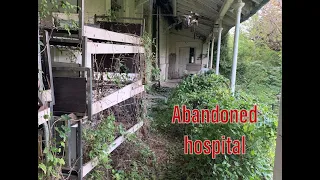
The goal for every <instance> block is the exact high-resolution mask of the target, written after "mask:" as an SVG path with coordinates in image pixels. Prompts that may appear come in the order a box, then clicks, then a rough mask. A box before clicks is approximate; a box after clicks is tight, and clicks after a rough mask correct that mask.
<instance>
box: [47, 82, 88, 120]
mask: <svg viewBox="0 0 320 180" xmlns="http://www.w3.org/2000/svg"><path fill="white" fill-rule="evenodd" d="M53 82H54V88H55V91H54V95H55V98H56V99H55V100H56V104H55V105H54V107H53V109H54V113H55V114H56V115H61V114H69V113H85V112H86V79H85V78H75V77H54V80H53Z"/></svg>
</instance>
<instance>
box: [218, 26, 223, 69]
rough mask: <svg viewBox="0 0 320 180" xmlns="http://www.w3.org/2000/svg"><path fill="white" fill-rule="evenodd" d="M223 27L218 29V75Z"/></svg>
mask: <svg viewBox="0 0 320 180" xmlns="http://www.w3.org/2000/svg"><path fill="white" fill-rule="evenodd" d="M222 30H223V28H222V27H221V24H220V27H219V29H218V47H217V62H216V75H218V74H219V63H220V48H221V47H220V46H221V33H222Z"/></svg>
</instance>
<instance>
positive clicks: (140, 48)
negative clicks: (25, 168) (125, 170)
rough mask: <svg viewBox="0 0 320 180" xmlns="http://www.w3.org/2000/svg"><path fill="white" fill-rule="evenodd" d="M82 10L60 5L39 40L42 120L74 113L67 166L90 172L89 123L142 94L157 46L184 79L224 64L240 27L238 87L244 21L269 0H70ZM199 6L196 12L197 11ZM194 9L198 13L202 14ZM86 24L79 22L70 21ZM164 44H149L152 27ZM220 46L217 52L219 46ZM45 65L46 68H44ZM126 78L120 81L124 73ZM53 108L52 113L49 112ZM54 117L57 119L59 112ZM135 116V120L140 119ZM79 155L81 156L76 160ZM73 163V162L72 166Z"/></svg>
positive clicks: (163, 73) (164, 72) (159, 56)
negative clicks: (225, 48) (226, 44)
mask: <svg viewBox="0 0 320 180" xmlns="http://www.w3.org/2000/svg"><path fill="white" fill-rule="evenodd" d="M68 2H69V3H70V4H71V5H74V6H79V7H80V8H79V9H72V10H71V9H70V10H69V11H70V12H69V13H70V14H66V13H65V12H64V11H65V9H61V8H60V6H59V7H58V8H57V9H53V10H51V7H50V6H49V9H50V11H52V12H51V16H48V17H47V18H45V19H42V20H41V22H40V28H41V29H42V31H40V33H39V40H40V41H42V43H43V44H44V46H43V47H42V48H40V45H39V52H40V51H41V52H42V57H41V53H39V58H38V67H39V112H38V125H39V126H43V127H44V133H43V134H44V139H45V140H47V139H46V138H47V136H48V131H49V129H48V125H50V123H51V122H52V121H53V119H54V118H59V116H60V115H62V114H69V116H70V117H71V119H72V120H74V121H68V122H67V126H69V127H70V128H71V129H72V131H71V133H70V134H69V135H68V146H67V152H68V153H67V158H66V161H67V165H66V168H65V171H66V173H70V171H71V170H70V167H71V166H73V165H75V166H76V170H75V172H73V175H75V177H77V178H78V179H82V178H83V177H85V176H86V175H87V174H88V173H89V172H90V171H91V170H92V169H93V168H94V167H95V166H96V162H97V158H95V159H92V160H90V161H88V162H83V160H82V154H83V152H82V139H81V132H82V126H83V124H84V123H85V122H87V121H90V122H94V121H96V120H97V119H99V116H98V115H99V114H103V113H104V112H105V110H106V109H109V108H112V107H114V106H116V105H117V104H119V103H122V102H124V101H128V100H132V98H138V99H141V98H142V94H143V92H144V90H145V89H144V83H145V81H146V79H145V78H146V77H145V74H146V72H145V70H146V59H145V58H144V55H145V54H146V51H147V50H148V49H146V48H150V49H152V51H153V52H154V53H155V55H156V61H157V63H156V65H155V66H158V67H159V68H160V80H161V81H166V80H168V79H174V78H181V77H183V76H184V75H185V74H190V73H197V72H198V71H199V70H200V69H201V68H205V67H208V68H209V69H210V68H213V67H216V73H217V74H218V73H219V69H218V68H219V51H220V50H219V49H220V42H221V37H222V36H223V35H224V34H226V33H227V32H228V30H229V29H230V28H232V27H234V26H236V28H235V29H236V31H235V42H234V43H235V44H234V56H233V70H232V72H233V74H232V87H233V91H234V84H235V75H236V64H237V44H238V42H237V39H238V35H239V24H240V22H242V21H244V20H246V19H247V18H249V17H250V16H251V15H253V14H254V13H255V12H256V11H257V10H258V9H260V8H261V7H262V6H263V5H264V4H265V3H266V2H267V1H266V0H243V1H241V0H196V1H191V0H162V1H161V0H157V1H156V0H149V1H144V0H69V1H68ZM191 11H192V12H193V13H191ZM194 13H197V15H195V14H194ZM72 22H75V23H76V24H78V27H79V28H77V29H72V28H66V24H72ZM145 33H148V34H149V38H150V39H151V40H152V41H153V42H154V43H155V46H156V48H152V47H146V46H144V44H143V40H142V39H143V37H144V34H145ZM214 46H217V49H218V51H217V57H213V47H214ZM42 72H43V74H42ZM122 75H125V76H126V78H123V79H120V80H119V82H120V85H118V86H117V87H115V85H114V81H112V83H113V84H112V83H110V82H111V80H114V79H115V78H116V77H119V76H122ZM49 114H53V117H50V118H49V119H48V118H46V115H49ZM51 118H52V119H51ZM134 122H135V121H134ZM142 125H143V121H139V122H135V123H134V124H133V125H132V126H130V128H128V129H127V132H128V133H134V132H135V131H137V129H139V128H140V127H141V126H142ZM124 140H125V138H124V136H119V137H118V138H117V139H116V140H115V141H114V145H112V146H111V147H110V149H108V150H106V153H111V152H112V151H113V150H114V149H115V148H116V147H118V146H119V145H120V144H121V143H122V142H123V141H124ZM75 159H79V160H77V161H75ZM68 168H69V169H68Z"/></svg>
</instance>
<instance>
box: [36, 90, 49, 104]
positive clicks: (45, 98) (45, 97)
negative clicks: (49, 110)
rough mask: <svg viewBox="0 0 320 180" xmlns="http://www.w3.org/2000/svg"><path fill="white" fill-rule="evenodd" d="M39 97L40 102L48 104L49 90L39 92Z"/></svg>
mask: <svg viewBox="0 0 320 180" xmlns="http://www.w3.org/2000/svg"><path fill="white" fill-rule="evenodd" d="M39 94H40V96H41V100H42V101H43V102H50V101H52V94H51V89H48V90H45V91H41V92H39Z"/></svg>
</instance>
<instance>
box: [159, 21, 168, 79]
mask: <svg viewBox="0 0 320 180" xmlns="http://www.w3.org/2000/svg"><path fill="white" fill-rule="evenodd" d="M159 28H160V41H159V42H160V45H159V46H160V52H159V58H160V70H161V71H160V80H161V81H166V80H167V79H168V67H169V58H168V50H169V47H168V37H169V30H168V23H167V21H166V20H165V19H164V18H163V17H161V18H160V26H159Z"/></svg>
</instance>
